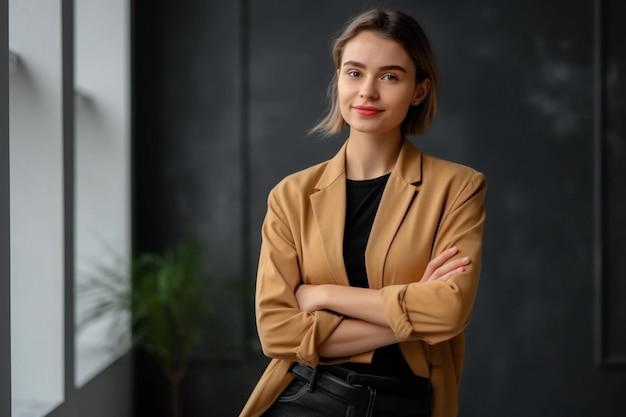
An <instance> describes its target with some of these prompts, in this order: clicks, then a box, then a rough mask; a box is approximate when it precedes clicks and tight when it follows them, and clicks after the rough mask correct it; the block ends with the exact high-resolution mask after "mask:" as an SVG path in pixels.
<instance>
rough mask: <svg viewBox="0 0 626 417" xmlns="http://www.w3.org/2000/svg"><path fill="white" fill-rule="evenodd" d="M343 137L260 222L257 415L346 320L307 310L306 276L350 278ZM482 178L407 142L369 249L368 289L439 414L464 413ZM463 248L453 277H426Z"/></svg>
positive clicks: (359, 358)
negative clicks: (461, 394)
mask: <svg viewBox="0 0 626 417" xmlns="http://www.w3.org/2000/svg"><path fill="white" fill-rule="evenodd" d="M345 151H346V145H345V144H344V146H343V147H342V148H341V150H340V151H339V152H338V153H337V155H336V156H335V157H334V158H332V159H331V160H329V161H326V162H324V163H321V164H319V165H315V166H313V167H311V168H308V169H306V170H304V171H300V172H298V173H295V174H293V175H290V176H288V177H287V178H285V179H284V180H283V181H281V182H280V183H279V184H278V185H277V186H276V187H275V188H274V189H273V190H272V191H271V192H270V195H269V199H268V209H267V214H266V217H265V221H264V223H263V227H262V238H263V240H262V245H261V253H260V259H259V267H258V277H257V287H256V315H257V327H258V332H259V337H260V340H261V346H262V348H263V352H264V353H265V355H267V356H268V357H270V358H272V360H271V362H270V364H269V365H268V367H267V369H266V370H265V372H264V373H263V375H262V376H261V379H260V380H259V382H258V384H257V386H256V388H255V389H254V391H253V392H252V395H251V396H250V398H249V400H248V403H247V404H246V406H245V408H244V409H243V411H242V412H241V414H240V417H248V416H259V415H261V414H262V413H263V412H264V411H265V410H266V409H267V408H268V407H269V406H270V405H271V404H272V403H273V402H274V400H275V399H276V398H277V397H278V395H279V394H280V392H282V390H283V389H284V388H285V387H286V386H287V385H288V384H289V382H290V381H291V380H292V379H293V376H292V375H291V374H290V373H289V372H288V370H289V367H290V366H291V364H293V363H294V362H295V361H298V362H300V363H301V364H304V365H309V366H311V367H315V366H317V364H318V363H341V362H346V361H352V362H365V363H368V362H370V361H371V359H372V356H373V352H366V353H363V354H360V355H356V356H354V357H351V358H339V359H337V358H334V359H333V360H332V361H330V360H328V359H325V358H320V357H319V356H318V354H317V349H316V347H317V346H318V345H319V344H320V343H322V342H323V341H324V340H325V339H326V338H327V337H328V336H329V335H330V334H331V333H332V332H333V330H334V329H335V328H336V327H337V326H338V325H339V323H340V322H341V321H342V320H344V318H343V317H342V316H340V315H337V314H334V313H333V312H329V311H317V312H313V313H310V312H301V311H300V310H299V309H298V304H297V302H296V299H295V296H294V291H295V289H296V287H297V286H298V285H299V284H300V283H306V284H323V283H329V284H339V285H349V283H348V277H347V275H346V271H345V267H344V262H343V230H344V219H345V211H346V172H345V166H346V156H345ZM485 192H486V182H485V177H484V175H483V174H481V173H480V172H477V171H475V170H472V169H471V168H468V167H465V166H462V165H458V164H454V163H451V162H447V161H444V160H442V159H438V158H434V157H432V156H429V155H426V154H423V153H421V152H420V151H419V150H417V149H416V148H415V147H414V146H413V145H412V144H411V143H410V142H409V141H408V140H405V141H404V143H403V145H402V149H401V151H400V154H399V156H398V159H397V161H396V164H395V167H394V169H393V171H392V173H391V176H390V177H389V180H388V183H387V186H386V188H385V191H384V193H383V196H382V200H381V202H380V206H379V208H378V212H377V214H376V218H375V220H374V224H373V226H372V230H371V233H370V237H369V241H368V245H367V249H366V251H365V258H366V268H367V275H368V279H369V284H370V288H376V289H380V295H381V297H382V298H383V302H384V307H385V312H386V314H387V318H388V320H389V323H390V325H391V327H392V329H393V331H394V332H395V334H396V337H397V339H398V341H399V343H400V348H401V351H402V353H403V354H404V356H405V358H406V360H407V362H408V363H409V365H410V366H411V369H412V370H413V372H415V374H417V375H420V376H424V377H427V378H430V379H431V381H432V384H433V391H434V409H433V417H452V416H456V415H457V411H458V388H459V382H460V378H461V370H462V366H463V353H464V348H465V343H464V334H463V330H464V329H465V327H466V326H467V324H468V323H469V321H470V317H471V313H472V305H473V304H474V298H475V295H476V289H477V286H478V277H479V273H480V264H481V246H482V237H483V224H484V221H485V209H484V199H485ZM451 246H457V247H458V248H459V253H458V255H457V256H459V257H462V256H469V257H470V258H471V260H472V262H471V264H470V265H469V266H468V267H467V268H466V271H465V272H464V273H461V274H459V275H457V276H454V277H453V278H451V279H449V280H448V281H447V282H441V281H431V282H420V279H421V277H422V275H423V273H424V270H425V269H426V266H427V264H428V262H429V261H430V259H431V258H433V257H434V256H436V255H438V254H440V253H441V252H443V251H444V250H445V249H447V248H449V247H451Z"/></svg>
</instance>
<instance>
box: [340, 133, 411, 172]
mask: <svg viewBox="0 0 626 417" xmlns="http://www.w3.org/2000/svg"><path fill="white" fill-rule="evenodd" d="M401 146H402V135H401V134H400V132H399V131H398V132H388V133H387V134H382V135H370V134H363V133H360V132H352V131H351V132H350V137H349V139H348V146H347V149H346V176H347V178H348V179H351V180H369V179H372V178H378V177H381V176H383V175H385V174H387V173H389V172H391V170H392V169H393V166H394V165H395V163H396V159H397V157H398V154H399V153H400V148H401Z"/></svg>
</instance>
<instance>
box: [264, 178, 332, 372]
mask: <svg viewBox="0 0 626 417" xmlns="http://www.w3.org/2000/svg"><path fill="white" fill-rule="evenodd" d="M292 227H297V225H290V224H289V221H288V219H287V217H286V215H285V212H284V210H283V209H282V207H281V204H280V202H279V200H278V199H277V197H276V195H275V190H273V191H272V192H271V193H270V196H269V198H268V209H267V214H266V216H265V220H264V222H263V227H262V244H261V252H260V257H259V267H258V274H257V286H256V305H255V307H256V318H257V328H258V332H259V338H260V340H261V346H262V349H263V353H264V354H265V355H266V356H269V357H271V358H276V359H284V360H289V361H298V362H300V363H302V364H305V365H309V366H312V367H315V366H316V365H317V364H318V363H319V360H320V358H319V356H318V354H317V346H319V345H320V344H321V343H322V342H324V341H325V340H326V339H327V338H328V337H329V336H330V334H331V333H332V332H333V331H334V330H335V329H336V328H337V326H338V325H339V324H340V323H341V320H342V317H341V316H339V315H337V314H334V313H332V312H328V311H315V312H303V311H300V309H299V308H298V303H297V300H296V298H295V295H294V294H295V290H296V288H297V286H298V285H299V284H300V281H301V273H300V268H299V262H298V252H297V248H296V244H295V242H294V238H293V233H292V229H291V228H292Z"/></svg>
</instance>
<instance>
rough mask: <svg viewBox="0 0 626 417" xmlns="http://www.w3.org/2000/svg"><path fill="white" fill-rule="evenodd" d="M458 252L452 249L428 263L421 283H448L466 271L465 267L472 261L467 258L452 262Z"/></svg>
mask: <svg viewBox="0 0 626 417" xmlns="http://www.w3.org/2000/svg"><path fill="white" fill-rule="evenodd" d="M458 252H459V250H458V249H457V248H456V247H451V248H450V249H447V250H445V251H443V252H442V253H441V254H440V255H438V256H437V257H435V258H433V259H432V260H431V261H430V262H429V263H428V266H427V267H426V271H424V276H423V277H422V279H421V280H420V282H428V281H447V280H448V279H450V278H452V277H453V276H455V275H458V274H460V273H461V272H463V271H465V267H466V266H467V265H469V263H470V259H469V258H468V257H467V256H466V257H464V258H459V259H454V260H452V261H451V260H450V258H452V257H453V256H454V255H456V254H457V253H458Z"/></svg>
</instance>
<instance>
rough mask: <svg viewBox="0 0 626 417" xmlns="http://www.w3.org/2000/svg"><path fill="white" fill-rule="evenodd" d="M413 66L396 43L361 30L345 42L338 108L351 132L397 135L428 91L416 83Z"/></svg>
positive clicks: (428, 84)
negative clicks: (404, 121)
mask: <svg viewBox="0 0 626 417" xmlns="http://www.w3.org/2000/svg"><path fill="white" fill-rule="evenodd" d="M415 71H416V69H415V66H414V65H413V62H412V61H411V58H410V57H409V55H408V54H407V53H406V51H405V50H404V48H403V47H402V46H401V45H400V44H399V43H397V42H395V41H393V40H390V39H386V38H383V37H381V36H379V35H378V34H376V33H375V32H369V31H365V32H361V33H359V34H358V35H357V36H355V37H354V38H352V39H351V40H350V41H348V42H347V43H346V45H345V46H344V50H343V56H342V57H341V65H340V67H339V68H338V69H337V93H338V98H339V109H340V111H341V115H342V116H343V119H344V120H345V121H346V123H347V124H348V125H349V126H350V129H351V132H352V131H353V130H356V131H358V132H362V133H372V134H385V133H393V134H397V133H399V131H400V126H401V124H402V121H403V120H404V117H405V116H406V114H407V112H408V110H409V106H411V105H414V104H416V101H421V100H423V99H424V98H425V97H426V94H428V89H429V87H430V81H428V80H426V81H424V82H422V83H420V84H417V83H416V82H415Z"/></svg>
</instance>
